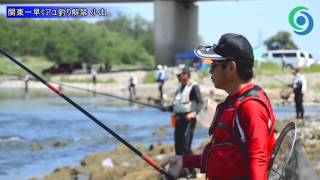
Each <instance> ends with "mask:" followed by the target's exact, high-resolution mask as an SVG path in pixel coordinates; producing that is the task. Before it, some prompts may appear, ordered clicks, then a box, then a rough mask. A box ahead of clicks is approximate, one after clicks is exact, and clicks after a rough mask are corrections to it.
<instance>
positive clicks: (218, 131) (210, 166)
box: [201, 85, 275, 180]
mask: <svg viewBox="0 0 320 180" xmlns="http://www.w3.org/2000/svg"><path fill="white" fill-rule="evenodd" d="M249 100H254V101H257V102H259V103H260V104H261V105H263V106H264V107H265V108H266V110H267V112H268V115H269V120H268V129H269V140H268V145H269V149H268V153H269V155H270V156H271V153H272V150H273V146H274V133H273V131H274V130H273V128H274V122H275V117H274V114H273V112H272V107H271V104H270V101H269V99H268V97H267V96H266V94H265V93H264V91H263V90H262V89H261V88H260V87H259V86H256V85H255V86H254V87H252V88H251V89H249V90H247V91H246V92H244V93H243V94H242V95H240V97H238V98H237V99H236V100H234V101H233V102H228V99H227V100H226V101H225V102H223V103H220V104H219V105H218V106H217V110H216V114H215V117H214V119H213V122H212V124H211V127H210V129H209V135H210V136H211V137H212V139H211V141H210V142H209V143H208V144H207V145H206V147H205V149H204V151H203V154H202V158H201V172H202V173H206V176H207V178H209V179H218V180H219V179H234V178H239V177H242V178H243V177H249V162H248V156H247V150H246V144H245V142H246V137H245V136H244V131H243V129H242V127H241V125H240V121H239V119H238V112H237V110H238V109H239V107H241V105H242V104H243V103H245V102H247V101H249ZM253 111H254V109H253ZM244 179H246V178H244Z"/></svg>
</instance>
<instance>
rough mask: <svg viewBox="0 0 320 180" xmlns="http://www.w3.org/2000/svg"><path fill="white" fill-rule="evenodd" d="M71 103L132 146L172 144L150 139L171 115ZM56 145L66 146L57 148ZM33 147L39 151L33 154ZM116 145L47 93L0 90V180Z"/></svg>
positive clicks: (86, 98)
mask: <svg viewBox="0 0 320 180" xmlns="http://www.w3.org/2000/svg"><path fill="white" fill-rule="evenodd" d="M66 94H68V92H66ZM70 97H71V98H72V99H73V100H74V101H75V102H77V103H78V104H79V105H81V106H82V107H83V108H85V109H86V110H88V111H89V112H90V113H92V114H93V115H94V116H95V117H97V118H98V119H99V120H100V121H101V122H103V123H104V124H106V125H107V126H108V127H109V128H111V129H112V130H114V131H115V132H116V133H118V134H119V135H120V136H122V137H123V138H124V139H126V140H127V141H128V142H130V143H132V144H145V145H146V146H149V145H150V144H152V143H157V142H159V143H167V144H173V138H172V136H173V135H172V134H173V130H172V128H168V135H165V136H161V137H157V136H153V135H152V134H153V133H154V132H155V131H157V130H158V129H159V127H164V126H168V125H169V123H170V121H169V119H170V113H163V112H161V111H159V110H156V109H152V108H144V107H139V106H129V105H128V104H127V103H126V102H123V101H119V100H115V99H112V98H108V97H104V96H99V95H97V96H93V95H92V94H91V93H79V94H72V95H71V96H70ZM274 110H275V113H276V117H277V119H278V120H279V119H283V118H285V117H294V116H295V114H294V108H293V107H274ZM306 114H307V115H310V116H315V115H319V114H320V112H319V109H318V108H316V107H306ZM207 137H208V136H207V129H206V128H198V129H196V132H195V137H194V143H193V146H194V147H195V146H198V145H199V144H200V143H201V142H202V141H203V139H204V138H207ZM56 142H61V143H65V144H66V146H65V147H63V148H57V147H55V146H54V144H55V143H56ZM35 143H37V144H41V145H42V146H43V150H41V151H33V150H32V144H35ZM117 145H118V141H117V140H116V139H115V138H113V137H112V136H111V135H109V134H108V133H107V132H106V131H104V130H103V129H102V128H101V127H99V126H98V125H96V124H95V123H93V122H92V121H91V120H89V119H88V118H87V117H86V116H85V115H83V114H82V113H80V112H79V111H78V110H76V109H75V108H74V107H72V106H71V105H69V104H68V103H67V102H65V101H64V100H63V99H62V98H59V97H58V96H56V95H55V94H53V93H52V92H49V90H42V91H31V92H29V94H28V95H25V94H24V92H23V90H21V89H3V90H0V179H1V180H2V179H3V180H7V179H10V180H15V179H17V180H21V179H29V178H30V177H43V176H44V175H47V174H49V173H51V172H52V171H53V170H54V169H55V168H57V167H63V166H77V165H79V163H80V161H81V160H82V159H83V158H84V157H85V155H87V154H89V153H93V152H101V151H108V150H112V149H113V148H114V147H115V146H117Z"/></svg>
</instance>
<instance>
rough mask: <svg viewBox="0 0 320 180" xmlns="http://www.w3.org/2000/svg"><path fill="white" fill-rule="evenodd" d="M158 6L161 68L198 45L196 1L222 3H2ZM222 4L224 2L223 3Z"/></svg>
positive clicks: (81, 0) (80, 0) (169, 0)
mask: <svg viewBox="0 0 320 180" xmlns="http://www.w3.org/2000/svg"><path fill="white" fill-rule="evenodd" d="M21 1H23V3H89V2H90V3H95V2H99V3H102V2H104V3H108V2H110V3H111V2H113V3H115V2H117V3H120V2H150V3H151V2H152V3H154V17H155V20H154V30H155V58H156V63H157V64H166V65H169V66H172V65H175V64H174V61H173V60H174V56H175V55H176V54H179V53H184V52H187V51H192V50H193V49H194V48H195V47H196V46H197V45H198V6H197V5H195V2H196V1H219V0H2V1H1V3H6V4H7V3H8V4H9V3H10V4H12V3H22V2H21ZM220 1H221V0H220Z"/></svg>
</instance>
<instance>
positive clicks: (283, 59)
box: [281, 55, 286, 70]
mask: <svg viewBox="0 0 320 180" xmlns="http://www.w3.org/2000/svg"><path fill="white" fill-rule="evenodd" d="M285 58H286V57H285V56H284V55H282V56H281V69H282V70H284V68H285V67H286V60H285Z"/></svg>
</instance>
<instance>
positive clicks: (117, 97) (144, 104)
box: [0, 72, 161, 109]
mask: <svg viewBox="0 0 320 180" xmlns="http://www.w3.org/2000/svg"><path fill="white" fill-rule="evenodd" d="M0 74H4V75H10V76H17V77H20V78H22V77H23V76H21V75H18V74H10V73H4V72H0ZM30 79H32V78H30ZM51 82H52V81H51ZM53 83H55V84H58V85H61V86H65V87H68V88H72V89H78V90H82V91H87V92H92V93H96V94H100V95H104V96H108V97H112V98H116V99H120V100H123V101H128V102H131V103H135V104H140V105H143V106H147V107H151V108H155V109H161V107H160V106H156V105H152V104H148V103H144V102H141V101H136V100H133V99H129V98H123V97H120V96H116V95H113V94H110V93H105V92H99V91H95V90H92V89H86V88H82V87H78V86H72V85H70V84H66V83H63V82H53Z"/></svg>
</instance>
